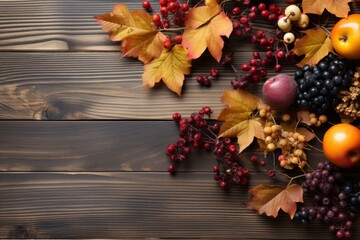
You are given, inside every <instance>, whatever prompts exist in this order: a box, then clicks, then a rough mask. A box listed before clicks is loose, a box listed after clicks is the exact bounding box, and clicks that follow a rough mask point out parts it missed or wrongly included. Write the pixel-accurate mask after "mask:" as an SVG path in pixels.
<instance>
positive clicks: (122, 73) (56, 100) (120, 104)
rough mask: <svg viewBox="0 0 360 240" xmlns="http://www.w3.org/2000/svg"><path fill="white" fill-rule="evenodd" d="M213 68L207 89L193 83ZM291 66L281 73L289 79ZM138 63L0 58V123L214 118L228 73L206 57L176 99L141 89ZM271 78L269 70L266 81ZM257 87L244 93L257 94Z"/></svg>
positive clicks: (92, 57) (115, 57)
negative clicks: (206, 111) (204, 112)
mask: <svg viewBox="0 0 360 240" xmlns="http://www.w3.org/2000/svg"><path fill="white" fill-rule="evenodd" d="M249 59H251V53H250V52H243V53H241V54H240V53H239V54H236V55H234V66H237V67H240V64H242V63H244V62H248V61H249ZM213 67H215V68H218V69H219V71H220V77H219V79H218V80H214V81H212V86H211V87H210V88H206V87H201V86H199V85H198V83H197V82H196V76H197V75H208V74H209V72H210V69H211V68H213ZM294 69H295V68H294V66H293V65H289V66H287V67H286V68H285V70H284V71H283V72H284V73H289V74H292V73H293V72H294ZM142 71H143V68H142V63H140V62H139V61H136V60H133V59H128V58H125V59H124V58H120V56H119V53H112V52H97V53H92V52H83V53H79V52H71V53H70V52H66V53H62V52H59V53H24V52H22V53H20V52H2V53H1V54H0V86H1V87H0V103H1V104H0V119H37V120H39V119H45V120H46V119H50V120H65V119H170V118H171V116H172V114H173V113H174V112H180V113H182V114H184V115H186V116H189V115H190V114H191V113H192V112H194V111H198V110H199V109H201V108H202V107H203V106H210V107H212V108H213V110H214V116H215V117H216V116H217V115H218V114H219V112H220V110H221V109H222V108H223V105H222V104H221V102H220V97H221V95H222V93H223V89H230V88H232V87H231V84H230V82H231V80H232V79H233V78H234V77H235V74H234V72H233V71H232V70H231V69H230V67H228V66H222V65H220V64H218V63H216V61H215V60H209V56H208V55H206V56H204V58H201V59H199V60H197V61H194V62H193V67H192V74H191V75H189V76H187V78H186V79H185V86H184V89H183V95H182V97H178V96H177V95H176V94H175V93H173V92H171V91H170V90H168V89H167V88H166V87H165V85H164V84H161V83H160V84H159V85H158V86H157V87H155V89H149V90H144V89H143V86H142V82H141V74H142ZM273 75H275V73H274V72H273V71H271V72H270V73H269V75H268V76H269V77H270V76H273ZM261 87H262V84H258V85H252V86H250V88H249V89H248V90H249V91H251V92H253V93H259V92H260V91H261Z"/></svg>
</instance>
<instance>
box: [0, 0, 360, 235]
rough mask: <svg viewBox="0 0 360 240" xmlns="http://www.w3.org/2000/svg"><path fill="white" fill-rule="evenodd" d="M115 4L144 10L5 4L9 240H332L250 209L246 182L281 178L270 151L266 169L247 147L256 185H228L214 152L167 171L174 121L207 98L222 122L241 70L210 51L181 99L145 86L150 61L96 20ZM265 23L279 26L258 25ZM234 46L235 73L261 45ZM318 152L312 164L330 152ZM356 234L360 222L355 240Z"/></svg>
mask: <svg viewBox="0 0 360 240" xmlns="http://www.w3.org/2000/svg"><path fill="white" fill-rule="evenodd" d="M157 2H158V1H157V0H151V3H152V4H153V6H156V5H157ZM274 2H278V3H281V4H282V6H284V1H280V0H279V1H274ZM115 3H125V4H126V5H127V6H128V7H129V9H141V0H126V1H118V0H106V1H104V0H63V1H59V0H34V1H24V0H5V1H0V119H1V121H0V239H6V238H17V239H19V238H57V239H61V238H62V239H65V238H66V239H78V238H87V239H94V238H97V239H99V238H102V239H113V238H115V239H119V238H120V239H150V238H151V239H160V238H163V239H314V238H317V239H334V237H333V235H332V234H330V233H329V232H328V230H327V226H325V225H322V224H318V223H312V224H310V225H308V226H306V227H303V226H302V225H301V224H300V223H298V222H295V221H290V219H289V217H288V216H286V215H285V214H280V216H279V217H278V218H277V219H273V218H268V217H265V216H260V215H258V214H256V212H254V211H252V210H248V209H246V208H245V207H244V206H243V202H244V201H246V199H247V198H248V196H249V195H248V189H249V187H251V186H255V185H257V184H260V183H272V184H274V183H279V182H277V181H273V180H271V179H270V178H269V177H267V176H266V168H268V167H271V161H272V159H271V158H268V159H267V160H266V161H267V165H266V167H265V168H264V169H259V168H258V167H254V166H253V165H252V164H251V163H250V162H249V160H248V158H249V156H250V155H252V154H253V153H255V152H248V153H246V154H244V161H243V164H244V165H245V166H246V167H247V168H249V169H250V171H251V181H250V186H248V187H245V188H232V189H231V190H229V191H225V192H224V191H222V190H221V189H219V187H218V186H217V183H216V182H215V181H214V180H213V176H212V174H213V173H212V172H211V168H212V165H213V164H214V156H213V155H212V154H211V153H205V152H203V151H199V152H198V151H193V153H192V157H191V158H190V159H189V160H188V161H186V162H184V164H182V165H181V166H179V167H178V170H179V171H178V173H177V174H176V175H175V176H172V175H170V174H169V173H167V171H166V169H167V165H168V164H169V160H168V159H167V157H166V155H165V153H164V149H165V147H166V146H167V144H169V143H171V142H173V141H175V140H176V139H177V138H178V135H177V127H176V125H175V124H174V123H173V122H171V121H167V120H169V119H171V115H172V113H173V112H175V111H178V112H180V113H182V114H183V115H184V116H188V115H189V114H191V113H192V112H194V111H197V110H198V109H200V108H202V107H203V106H205V105H206V106H210V107H212V108H213V109H214V117H216V116H217V115H218V113H219V112H220V110H221V109H222V108H223V104H221V103H220V97H221V94H222V92H223V89H230V88H231V86H230V81H231V79H233V78H234V73H233V72H232V71H231V70H230V68H229V67H224V66H220V65H219V64H218V63H216V62H215V60H213V59H212V58H211V57H210V55H209V54H208V53H206V54H205V55H204V57H202V58H201V59H198V60H195V61H193V63H192V64H193V67H192V74H191V75H189V76H188V77H187V78H186V80H185V87H184V89H183V96H182V97H181V98H180V97H178V96H176V95H175V94H174V93H172V92H170V91H169V90H168V89H166V88H165V87H164V86H163V85H161V84H160V85H159V86H157V87H156V88H155V89H150V90H147V91H145V90H144V89H143V87H142V84H141V74H142V71H143V65H142V63H140V62H139V61H137V60H135V59H127V58H126V59H124V58H121V54H120V51H119V43H118V42H111V41H110V40H109V39H108V36H107V34H106V33H105V32H103V31H102V30H101V28H100V26H99V25H98V24H97V23H96V21H95V20H94V19H93V16H96V15H100V14H102V13H105V12H109V11H111V9H112V6H113V4H115ZM359 6H360V5H359V4H355V3H352V4H351V8H352V10H353V12H359V11H360V7H359ZM326 17H327V15H326V16H325V18H326ZM335 22H336V19H334V18H331V17H330V19H329V21H328V26H330V27H331V26H332V25H333V24H334V23H335ZM257 28H262V29H265V30H268V29H270V28H272V26H271V25H269V24H268V23H266V21H264V20H259V21H257V22H256V24H255V29H257ZM239 42H241V44H239ZM229 49H230V50H231V51H234V52H235V53H234V55H233V56H234V66H235V67H237V68H239V67H240V65H241V64H242V63H244V62H247V61H248V60H249V59H250V56H251V54H252V51H263V50H262V49H260V48H259V47H257V46H255V45H254V44H251V43H250V39H249V38H246V37H243V38H241V39H238V38H231V39H230V40H229V41H228V43H227V45H226V51H229ZM213 67H216V68H218V69H219V70H220V78H219V80H216V81H213V82H212V83H213V84H212V87H211V88H209V89H207V88H201V87H199V86H198V84H197V83H196V82H195V78H196V76H197V75H200V74H201V75H206V74H208V73H209V71H210V69H211V68H213ZM293 71H294V67H293V66H291V67H288V66H287V65H286V67H285V70H284V71H283V72H285V73H289V74H292V73H293ZM274 74H275V73H274V72H273V71H271V70H270V73H269V77H270V76H273V75H274ZM261 86H262V85H261V84H259V85H257V86H251V87H250V88H249V90H250V91H251V92H253V93H257V94H260V91H261ZM24 120H25V121H24ZM27 120H57V121H27ZM63 120H86V121H63ZM88 120H92V121H88ZM94 120H95V121H94ZM103 120H106V121H103ZM108 120H111V121H108ZM115 120H116V121H115ZM316 146H318V147H321V146H320V145H319V144H316ZM256 154H257V155H259V156H261V153H259V152H256ZM310 155H311V156H310V159H312V160H311V161H312V162H311V163H310V164H311V165H313V166H314V165H316V162H317V161H321V160H323V159H324V158H323V157H322V156H321V155H320V154H318V153H315V152H313V153H311V154H310ZM282 184H283V183H282ZM359 229H360V228H359V221H358V222H356V223H355V226H354V230H353V237H352V239H358V238H360V232H359V231H360V230H359Z"/></svg>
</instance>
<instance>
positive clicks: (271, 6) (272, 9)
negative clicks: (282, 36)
mask: <svg viewBox="0 0 360 240" xmlns="http://www.w3.org/2000/svg"><path fill="white" fill-rule="evenodd" d="M276 9H277V5H276V4H275V3H273V4H270V5H269V11H270V12H272V13H275V12H276Z"/></svg>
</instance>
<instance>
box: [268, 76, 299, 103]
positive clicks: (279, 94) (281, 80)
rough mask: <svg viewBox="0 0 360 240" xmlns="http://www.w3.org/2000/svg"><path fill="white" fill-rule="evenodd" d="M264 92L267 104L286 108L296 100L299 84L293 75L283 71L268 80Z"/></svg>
mask: <svg viewBox="0 0 360 240" xmlns="http://www.w3.org/2000/svg"><path fill="white" fill-rule="evenodd" d="M262 94H263V98H264V100H265V103H266V104H268V105H270V106H271V107H273V108H277V109H285V108H287V107H289V106H290V105H291V104H293V103H294V102H295V100H296V97H297V94H298V86H297V83H296V81H295V80H294V79H293V78H292V77H290V76H289V75H287V74H284V73H281V74H278V75H276V76H274V77H272V78H269V79H268V80H266V82H265V83H264V85H263V88H262Z"/></svg>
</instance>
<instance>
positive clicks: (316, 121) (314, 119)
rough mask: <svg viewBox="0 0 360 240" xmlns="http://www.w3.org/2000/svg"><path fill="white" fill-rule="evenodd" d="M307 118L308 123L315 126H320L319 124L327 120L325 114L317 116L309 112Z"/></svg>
mask: <svg viewBox="0 0 360 240" xmlns="http://www.w3.org/2000/svg"><path fill="white" fill-rule="evenodd" d="M309 118H310V120H309V122H310V125H312V126H315V127H320V126H321V124H324V123H326V122H327V120H328V118H327V116H326V115H320V116H319V117H317V116H316V115H315V113H310V115H309Z"/></svg>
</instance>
